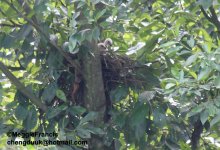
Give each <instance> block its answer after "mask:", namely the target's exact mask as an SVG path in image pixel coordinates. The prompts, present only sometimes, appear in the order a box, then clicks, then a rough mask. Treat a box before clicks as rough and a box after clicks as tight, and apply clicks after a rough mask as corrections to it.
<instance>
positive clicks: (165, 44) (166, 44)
mask: <svg viewBox="0 0 220 150" xmlns="http://www.w3.org/2000/svg"><path fill="white" fill-rule="evenodd" d="M177 43H178V42H175V41H170V42H167V43H164V44H161V45H160V48H164V47H168V46H172V45H174V44H177Z"/></svg>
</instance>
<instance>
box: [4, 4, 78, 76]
mask: <svg viewBox="0 0 220 150" xmlns="http://www.w3.org/2000/svg"><path fill="white" fill-rule="evenodd" d="M4 2H5V3H7V4H8V5H9V6H10V7H11V8H12V9H14V10H15V11H16V12H17V13H18V14H19V15H20V16H22V17H23V18H24V19H25V20H26V21H27V22H28V23H29V24H31V25H32V26H33V27H34V28H35V29H36V30H37V31H38V32H39V33H41V34H42V35H43V36H44V37H45V39H46V40H47V41H48V42H49V44H50V45H51V46H53V47H55V48H56V49H57V50H58V51H59V52H60V54H61V55H62V56H63V57H64V58H65V59H66V60H67V61H68V62H69V63H70V64H71V65H72V66H73V67H74V68H75V69H76V70H77V71H78V72H79V73H81V70H80V65H79V64H78V63H77V62H76V61H73V60H72V58H71V57H70V56H69V55H68V54H67V53H65V52H64V50H63V49H62V48H61V47H59V46H58V45H57V44H55V43H54V42H52V41H51V40H50V38H49V37H48V36H47V35H46V34H45V33H44V31H43V30H42V29H41V28H40V26H39V25H38V23H37V22H34V20H31V19H29V18H27V17H26V16H25V15H23V14H22V13H21V12H20V11H19V10H18V9H17V8H15V6H14V5H13V4H12V3H9V2H8V1H7V0H4Z"/></svg>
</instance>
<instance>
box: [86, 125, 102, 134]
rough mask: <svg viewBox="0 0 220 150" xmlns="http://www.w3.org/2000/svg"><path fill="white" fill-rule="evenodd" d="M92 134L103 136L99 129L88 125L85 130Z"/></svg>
mask: <svg viewBox="0 0 220 150" xmlns="http://www.w3.org/2000/svg"><path fill="white" fill-rule="evenodd" d="M86 129H87V130H89V131H90V132H91V133H93V134H99V135H104V134H105V132H104V131H103V130H102V129H101V128H97V127H94V126H93V125H90V126H88V127H87V128H86Z"/></svg>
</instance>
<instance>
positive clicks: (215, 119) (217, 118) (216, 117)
mask: <svg viewBox="0 0 220 150" xmlns="http://www.w3.org/2000/svg"><path fill="white" fill-rule="evenodd" d="M219 121H220V113H219V114H218V115H217V116H215V117H214V118H213V119H212V120H211V122H210V127H212V126H213V125H215V124H216V123H218V122H219Z"/></svg>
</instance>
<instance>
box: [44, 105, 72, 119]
mask: <svg viewBox="0 0 220 150" xmlns="http://www.w3.org/2000/svg"><path fill="white" fill-rule="evenodd" d="M67 108H68V106H66V105H61V106H58V107H50V108H49V109H48V110H47V113H46V116H47V118H48V119H51V118H54V117H56V116H57V115H59V114H60V113H61V112H62V111H64V110H66V109H67Z"/></svg>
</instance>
